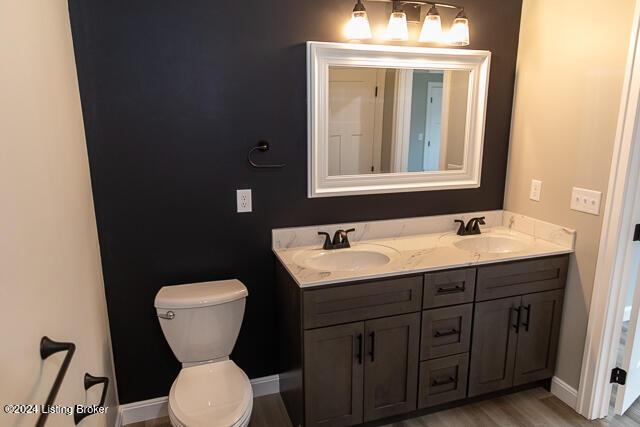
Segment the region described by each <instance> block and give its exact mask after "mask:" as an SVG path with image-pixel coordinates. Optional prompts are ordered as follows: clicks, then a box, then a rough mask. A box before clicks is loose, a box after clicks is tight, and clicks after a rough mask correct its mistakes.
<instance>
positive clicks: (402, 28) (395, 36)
mask: <svg viewBox="0 0 640 427" xmlns="http://www.w3.org/2000/svg"><path fill="white" fill-rule="evenodd" d="M384 38H385V39H387V40H399V41H406V40H409V28H408V27H407V14H406V13H404V11H403V10H402V9H401V8H400V6H399V5H398V4H397V3H395V2H394V4H393V12H391V16H390V17H389V24H388V25H387V31H386V33H385V35H384Z"/></svg>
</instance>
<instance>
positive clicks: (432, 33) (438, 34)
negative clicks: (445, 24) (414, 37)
mask: <svg viewBox="0 0 640 427" xmlns="http://www.w3.org/2000/svg"><path fill="white" fill-rule="evenodd" d="M418 41H420V42H423V43H440V42H442V22H441V20H440V14H439V13H438V9H437V8H436V6H435V5H434V6H431V9H429V12H428V13H427V16H426V18H424V24H423V25H422V31H420V37H419V38H418Z"/></svg>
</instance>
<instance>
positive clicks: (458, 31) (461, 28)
mask: <svg viewBox="0 0 640 427" xmlns="http://www.w3.org/2000/svg"><path fill="white" fill-rule="evenodd" d="M449 43H451V44H452V45H454V46H469V20H468V19H467V16H466V15H465V14H464V10H461V11H460V13H458V16H456V19H454V20H453V25H452V26H451V30H449Z"/></svg>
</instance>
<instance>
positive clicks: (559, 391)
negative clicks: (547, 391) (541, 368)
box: [551, 377, 578, 411]
mask: <svg viewBox="0 0 640 427" xmlns="http://www.w3.org/2000/svg"><path fill="white" fill-rule="evenodd" d="M551 393H552V394H553V395H554V396H556V397H557V398H558V399H560V400H561V401H563V402H564V403H565V404H566V405H567V406H569V407H570V408H571V409H573V410H574V411H575V410H576V407H577V405H578V390H576V389H575V388H573V387H571V386H570V385H569V384H567V383H565V382H564V381H562V380H561V379H560V378H558V377H553V379H552V380H551Z"/></svg>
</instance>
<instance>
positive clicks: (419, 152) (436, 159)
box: [328, 66, 470, 176]
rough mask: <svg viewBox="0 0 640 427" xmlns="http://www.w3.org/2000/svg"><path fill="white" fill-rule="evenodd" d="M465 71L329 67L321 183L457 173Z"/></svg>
mask: <svg viewBox="0 0 640 427" xmlns="http://www.w3.org/2000/svg"><path fill="white" fill-rule="evenodd" d="M469 74H470V71H468V70H442V69H440V70H436V69H433V70H420V69H402V68H376V67H341V66H330V67H329V101H328V102H329V147H328V148H329V176H338V175H361V174H381V173H395V172H437V171H446V170H461V169H464V152H465V143H466V129H467V107H468V97H469Z"/></svg>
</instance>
